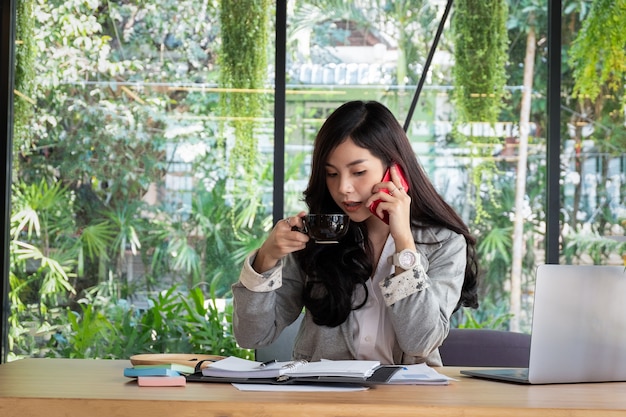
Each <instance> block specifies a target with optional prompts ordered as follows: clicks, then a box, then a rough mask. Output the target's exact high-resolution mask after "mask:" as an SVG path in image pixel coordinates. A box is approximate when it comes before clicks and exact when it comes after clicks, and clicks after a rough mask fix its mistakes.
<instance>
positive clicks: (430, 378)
mask: <svg viewBox="0 0 626 417" xmlns="http://www.w3.org/2000/svg"><path fill="white" fill-rule="evenodd" d="M449 381H455V379H454V378H450V377H449V376H446V375H443V374H440V373H439V372H437V371H436V370H434V369H433V368H431V367H429V366H428V365H426V364H425V363H418V364H415V365H404V368H403V369H400V370H399V371H398V372H396V373H395V374H393V375H392V376H391V378H390V379H389V381H388V382H387V384H391V385H448V383H449Z"/></svg>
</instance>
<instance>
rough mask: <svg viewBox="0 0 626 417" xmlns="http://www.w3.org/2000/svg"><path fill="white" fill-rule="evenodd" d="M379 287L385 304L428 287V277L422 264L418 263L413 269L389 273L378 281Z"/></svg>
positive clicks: (388, 304)
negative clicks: (395, 273) (396, 273)
mask: <svg viewBox="0 0 626 417" xmlns="http://www.w3.org/2000/svg"><path fill="white" fill-rule="evenodd" d="M379 285H380V289H381V291H382V294H383V298H384V299H385V304H387V306H391V305H393V304H394V303H395V302H397V301H400V300H402V299H403V298H406V297H408V296H409V295H411V294H415V293H416V292H419V291H423V290H425V289H426V288H428V287H430V279H429V278H428V275H426V271H424V266H423V265H422V264H421V263H419V264H417V265H416V266H415V267H414V268H413V269H411V270H408V271H404V272H402V273H400V274H398V275H394V274H391V275H390V276H388V277H387V278H385V279H384V280H383V281H381V282H380V284H379Z"/></svg>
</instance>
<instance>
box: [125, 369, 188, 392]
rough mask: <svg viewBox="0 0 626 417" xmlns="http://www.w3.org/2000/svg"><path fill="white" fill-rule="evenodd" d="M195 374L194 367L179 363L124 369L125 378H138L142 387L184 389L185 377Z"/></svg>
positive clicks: (138, 382) (138, 383)
mask: <svg viewBox="0 0 626 417" xmlns="http://www.w3.org/2000/svg"><path fill="white" fill-rule="evenodd" d="M194 372H195V369H194V367H193V366H186V365H180V364H177V363H169V364H155V365H134V366H133V367H131V368H124V376H125V377H127V378H136V379H137V385H139V386H142V387H182V386H185V384H186V382H187V380H186V379H185V375H189V374H193V373H194Z"/></svg>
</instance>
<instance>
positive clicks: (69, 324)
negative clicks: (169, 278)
mask: <svg viewBox="0 0 626 417" xmlns="http://www.w3.org/2000/svg"><path fill="white" fill-rule="evenodd" d="M115 292H116V291H110V290H107V289H106V286H100V287H98V288H94V289H93V290H92V291H90V292H89V296H88V298H85V299H83V300H82V301H81V303H80V309H79V311H72V310H70V309H68V310H67V316H66V318H67V321H66V322H65V323H59V324H58V325H57V327H56V332H55V334H54V337H53V338H51V339H50V343H49V350H48V351H47V352H46V356H52V357H69V358H111V359H124V358H128V357H130V356H131V355H134V354H139V353H207V354H214V355H224V356H239V357H243V358H251V356H252V354H253V353H252V351H250V350H247V349H241V348H240V347H238V346H237V344H236V342H235V340H234V338H233V337H232V306H229V305H226V306H225V308H224V309H220V308H218V307H217V304H216V299H215V298H211V299H206V298H205V297H204V295H203V294H202V291H200V289H198V288H196V289H193V290H191V291H189V292H188V293H182V292H178V288H177V287H171V288H170V289H168V290H167V291H164V292H162V293H160V294H158V295H157V296H156V297H152V298H149V300H148V307H147V308H145V309H139V308H137V307H135V306H133V305H132V304H129V303H127V302H125V301H124V300H120V299H117V298H116V297H115V295H114V293H115Z"/></svg>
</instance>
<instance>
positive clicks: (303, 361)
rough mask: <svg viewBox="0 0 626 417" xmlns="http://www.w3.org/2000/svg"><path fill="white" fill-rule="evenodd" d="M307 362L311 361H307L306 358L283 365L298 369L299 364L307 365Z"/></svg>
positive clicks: (286, 367)
mask: <svg viewBox="0 0 626 417" xmlns="http://www.w3.org/2000/svg"><path fill="white" fill-rule="evenodd" d="M307 363H309V361H307V360H306V359H298V360H295V361H291V362H289V363H287V364H285V365H283V366H282V369H287V370H292V369H296V368H297V367H299V366H302V365H306V364H307Z"/></svg>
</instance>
